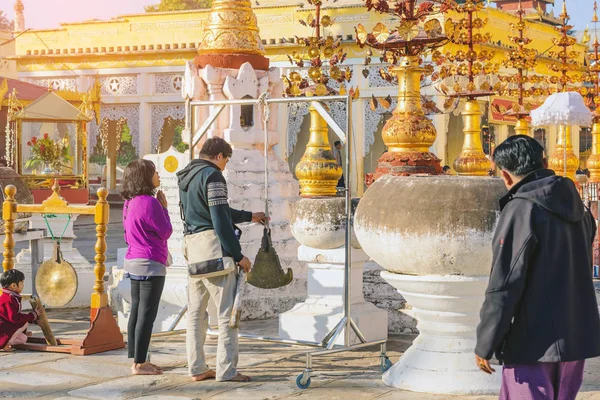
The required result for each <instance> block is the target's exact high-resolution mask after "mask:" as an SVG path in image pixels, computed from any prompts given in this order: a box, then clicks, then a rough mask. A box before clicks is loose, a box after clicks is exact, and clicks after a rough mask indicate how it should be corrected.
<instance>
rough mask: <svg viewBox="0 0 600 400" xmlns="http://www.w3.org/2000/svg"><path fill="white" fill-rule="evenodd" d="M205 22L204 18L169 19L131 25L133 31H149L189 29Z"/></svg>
mask: <svg viewBox="0 0 600 400" xmlns="http://www.w3.org/2000/svg"><path fill="white" fill-rule="evenodd" d="M204 24H205V21H204V20H196V21H168V22H135V23H133V24H131V25H130V27H131V31H132V32H148V31H157V30H163V31H164V30H169V31H172V30H188V29H199V28H202V27H203V26H204Z"/></svg>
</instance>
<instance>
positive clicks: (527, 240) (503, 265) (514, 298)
mask: <svg viewBox="0 0 600 400" xmlns="http://www.w3.org/2000/svg"><path fill="white" fill-rule="evenodd" d="M500 210H501V214H500V218H499V220H498V226H497V228H496V231H495V234H494V239H493V245H492V247H493V263H492V271H491V274H490V281H489V285H488V288H487V291H486V294H485V301H484V303H483V306H482V307H481V316H480V317H481V322H480V323H479V326H478V327H477V345H476V347H475V353H476V354H477V355H478V356H480V357H482V358H484V359H488V360H489V359H490V358H492V355H493V354H494V353H495V354H496V358H497V359H498V360H500V361H501V362H504V363H505V364H508V365H511V364H535V363H537V362H557V361H575V360H583V359H586V358H591V357H596V356H599V355H600V317H599V314H598V305H597V303H596V295H595V290H594V285H593V282H592V242H593V240H594V236H595V232H596V223H595V221H594V218H593V217H592V215H591V213H590V212H589V210H588V209H587V208H585V207H584V206H583V203H582V200H581V198H580V196H579V194H578V192H577V189H576V188H575V185H574V184H573V182H572V181H571V180H570V179H568V178H562V177H558V176H555V175H554V172H553V171H551V170H547V169H543V170H538V171H534V172H532V173H531V174H529V175H527V176H526V177H525V178H523V179H522V180H521V181H520V182H519V183H517V184H516V185H515V186H514V187H512V188H511V190H510V191H509V192H508V193H507V194H506V195H505V196H504V197H502V199H501V200H500Z"/></svg>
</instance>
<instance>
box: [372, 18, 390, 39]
mask: <svg viewBox="0 0 600 400" xmlns="http://www.w3.org/2000/svg"><path fill="white" fill-rule="evenodd" d="M373 36H374V37H375V40H376V41H377V43H385V41H386V40H387V39H388V38H389V37H390V31H389V30H388V28H387V26H385V25H384V24H382V23H381V22H378V23H377V25H375V28H373Z"/></svg>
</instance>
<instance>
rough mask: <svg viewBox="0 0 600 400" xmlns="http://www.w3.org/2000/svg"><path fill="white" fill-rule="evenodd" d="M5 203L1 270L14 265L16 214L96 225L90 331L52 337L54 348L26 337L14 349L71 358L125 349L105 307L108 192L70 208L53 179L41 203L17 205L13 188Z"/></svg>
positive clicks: (8, 192)
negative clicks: (81, 218) (84, 218)
mask: <svg viewBox="0 0 600 400" xmlns="http://www.w3.org/2000/svg"><path fill="white" fill-rule="evenodd" d="M4 193H5V195H6V196H5V200H4V202H3V204H2V218H3V219H4V226H5V238H4V252H3V255H4V259H3V261H2V267H3V269H4V271H8V270H9V269H13V268H14V265H15V253H14V250H13V249H14V247H15V241H14V237H13V236H14V225H15V224H14V222H15V219H16V216H17V213H32V214H67V215H70V214H85V215H93V216H94V222H95V223H96V238H97V241H96V246H95V250H96V256H95V257H94V259H95V261H96V265H95V267H94V275H95V282H94V291H93V293H92V296H91V303H90V328H89V330H88V331H87V333H86V334H85V337H84V338H83V339H61V338H56V342H57V345H56V346H52V345H49V344H47V343H46V339H45V338H38V337H29V338H28V339H27V343H25V344H23V345H20V346H15V347H17V348H20V349H26V350H34V351H49V352H57V353H70V354H74V355H87V354H94V353H101V352H104V351H109V350H116V349H121V348H124V347H125V342H124V341H123V335H122V334H121V330H120V329H119V327H118V325H117V321H116V320H115V318H114V317H113V315H112V310H111V309H110V307H108V296H107V294H106V292H105V288H104V273H105V271H106V267H105V265H104V261H106V254H105V253H106V239H105V237H106V230H107V229H108V217H109V205H108V202H107V201H106V196H107V195H108V190H107V189H106V188H100V189H98V192H97V195H98V202H97V203H96V205H95V206H71V205H69V203H68V202H66V201H65V199H63V198H62V197H61V196H60V186H59V185H58V179H55V180H54V185H53V186H52V195H51V196H50V197H48V198H47V199H46V200H44V201H43V202H42V204H17V202H16V201H15V194H16V193H17V188H16V187H15V186H13V185H8V186H6V187H5V188H4Z"/></svg>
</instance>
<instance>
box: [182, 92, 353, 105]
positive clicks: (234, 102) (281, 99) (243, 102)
mask: <svg viewBox="0 0 600 400" xmlns="http://www.w3.org/2000/svg"><path fill="white" fill-rule="evenodd" d="M347 100H348V96H345V95H344V96H313V97H277V98H269V99H266V100H265V101H266V102H267V104H271V103H273V104H276V103H307V102H312V101H327V102H329V101H347ZM260 101H261V100H259V99H240V100H222V101H211V100H201V101H192V102H191V105H192V106H215V105H224V106H232V105H254V104H258V103H259V102H260Z"/></svg>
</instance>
